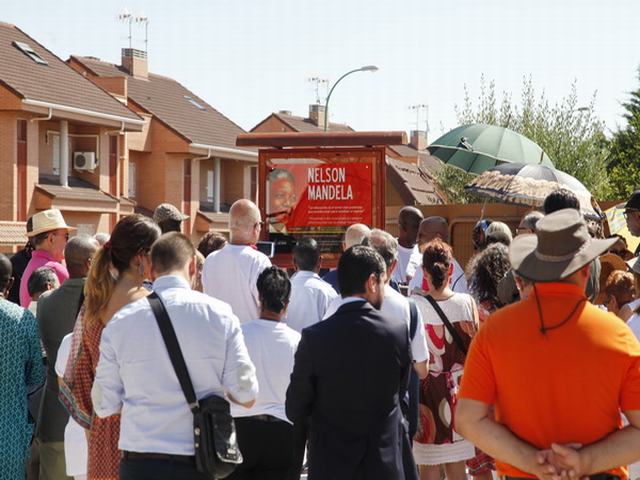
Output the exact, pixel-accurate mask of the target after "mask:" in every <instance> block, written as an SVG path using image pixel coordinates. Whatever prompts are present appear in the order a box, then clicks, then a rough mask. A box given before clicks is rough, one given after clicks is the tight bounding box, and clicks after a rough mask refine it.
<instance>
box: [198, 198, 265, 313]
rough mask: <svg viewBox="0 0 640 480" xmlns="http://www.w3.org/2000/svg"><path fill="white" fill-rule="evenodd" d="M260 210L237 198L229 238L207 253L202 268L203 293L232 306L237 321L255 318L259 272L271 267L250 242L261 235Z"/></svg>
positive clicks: (230, 213) (230, 219)
mask: <svg viewBox="0 0 640 480" xmlns="http://www.w3.org/2000/svg"><path fill="white" fill-rule="evenodd" d="M260 225H261V219H260V210H258V207H257V206H256V204H255V203H253V202H252V201H250V200H246V199H242V200H238V201H237V202H235V203H234V204H233V205H232V206H231V210H229V231H230V241H229V243H227V244H226V245H225V246H224V247H223V248H221V249H220V250H217V251H215V252H212V253H211V254H209V256H208V257H207V259H206V260H205V262H204V267H203V269H202V287H203V289H204V293H206V294H208V295H211V296H212V297H215V298H217V299H219V300H222V301H223V302H226V303H228V304H229V305H231V308H232V310H233V313H234V314H235V315H236V316H237V317H238V318H239V319H240V322H241V323H243V322H248V321H250V320H255V319H256V318H258V315H259V314H260V309H259V306H258V290H257V288H256V280H257V279H258V275H260V273H261V272H262V271H263V270H264V269H265V268H267V267H270V266H271V261H270V260H269V258H268V257H267V256H266V255H265V254H264V253H261V252H259V251H257V250H256V249H255V248H253V245H255V243H256V242H257V241H258V237H259V236H260Z"/></svg>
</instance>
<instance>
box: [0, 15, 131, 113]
mask: <svg viewBox="0 0 640 480" xmlns="http://www.w3.org/2000/svg"><path fill="white" fill-rule="evenodd" d="M16 41H17V42H23V43H26V44H28V45H29V46H30V47H31V48H32V49H33V50H34V51H35V52H36V53H37V54H38V55H39V56H40V57H41V58H42V59H44V60H45V61H46V62H47V65H40V64H38V63H36V62H35V61H33V60H32V59H31V58H30V57H29V56H27V55H26V54H25V53H24V52H22V51H21V50H19V49H18V48H17V47H16V46H15V45H14V43H13V42H16ZM0 59H2V60H1V61H0V83H4V84H5V85H6V86H8V87H9V88H10V89H11V90H13V91H14V92H16V93H17V94H18V95H20V96H21V97H22V98H27V99H31V100H40V101H44V102H49V103H55V104H59V105H65V106H70V107H75V108H80V109H84V110H90V111H93V112H98V113H107V114H110V115H117V116H120V117H124V118H128V119H131V120H140V117H138V116H137V115H136V114H135V113H134V112H132V111H131V110H129V109H128V108H127V107H126V106H124V105H123V104H122V103H121V102H119V101H118V100H116V99H115V98H113V97H112V96H111V95H109V94H108V93H106V92H105V91H104V90H102V89H101V88H99V87H98V86H96V85H95V84H94V83H92V82H90V81H89V80H87V79H86V78H84V77H82V75H79V74H78V73H77V72H76V71H74V70H73V69H72V68H71V67H69V66H68V65H67V64H66V63H64V62H63V61H62V60H61V59H60V58H58V57H57V56H55V55H54V54H53V53H51V52H50V51H49V50H47V49H46V48H45V47H43V46H42V45H41V44H39V43H38V42H37V41H35V40H34V39H33V38H31V37H30V36H28V35H27V34H26V33H24V32H23V31H22V30H20V29H19V28H17V27H15V26H13V25H9V24H7V23H1V22H0Z"/></svg>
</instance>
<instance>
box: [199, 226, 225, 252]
mask: <svg viewBox="0 0 640 480" xmlns="http://www.w3.org/2000/svg"><path fill="white" fill-rule="evenodd" d="M226 244H227V239H226V237H225V236H224V235H222V234H221V233H218V232H216V231H213V230H210V231H208V232H207V233H205V234H204V236H203V237H202V238H201V239H200V243H198V251H199V252H200V253H201V254H202V255H204V258H207V257H208V256H209V254H210V253H211V252H215V251H216V250H220V249H221V248H222V247H224V246H225V245H226Z"/></svg>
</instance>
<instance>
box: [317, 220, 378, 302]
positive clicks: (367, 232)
mask: <svg viewBox="0 0 640 480" xmlns="http://www.w3.org/2000/svg"><path fill="white" fill-rule="evenodd" d="M370 236H371V229H370V228H369V227H367V226H366V225H365V224H364V223H354V224H353V225H349V227H348V228H347V229H346V230H345V232H344V240H343V241H342V251H345V250H347V249H349V248H351V247H353V246H354V245H369V237H370ZM322 280H324V281H325V282H327V283H328V284H329V285H331V286H332V287H333V289H334V290H335V291H336V292H338V294H339V293H340V285H339V284H338V269H337V268H334V269H333V270H330V271H328V272H327V273H325V275H324V277H322Z"/></svg>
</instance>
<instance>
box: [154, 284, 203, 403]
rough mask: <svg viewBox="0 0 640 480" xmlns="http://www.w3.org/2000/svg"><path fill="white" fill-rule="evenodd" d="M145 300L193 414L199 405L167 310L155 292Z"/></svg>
mask: <svg viewBox="0 0 640 480" xmlns="http://www.w3.org/2000/svg"><path fill="white" fill-rule="evenodd" d="M147 300H148V301H149V304H150V305H151V310H152V311H153V314H154V316H155V317H156V322H158V327H159V328H160V333H161V334H162V339H163V340H164V344H165V346H166V347H167V352H169V358H170V359H171V364H172V365H173V369H174V371H175V372H176V376H177V377H178V381H179V382H180V387H181V388H182V392H183V393H184V396H185V398H186V399H187V403H188V404H189V409H190V410H191V411H192V412H195V411H197V410H198V409H199V408H200V404H199V403H198V400H197V399H196V394H195V392H194V390H193V384H192V383H191V377H190V376H189V370H187V365H186V364H185V362H184V357H183V356H182V350H180V344H179V343H178V338H177V337H176V332H175V330H174V329H173V325H172V324H171V319H170V318H169V314H168V312H167V309H166V308H165V306H164V304H163V303H162V300H160V297H159V296H158V294H157V293H155V292H153V293H151V295H149V296H148V297H147Z"/></svg>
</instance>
